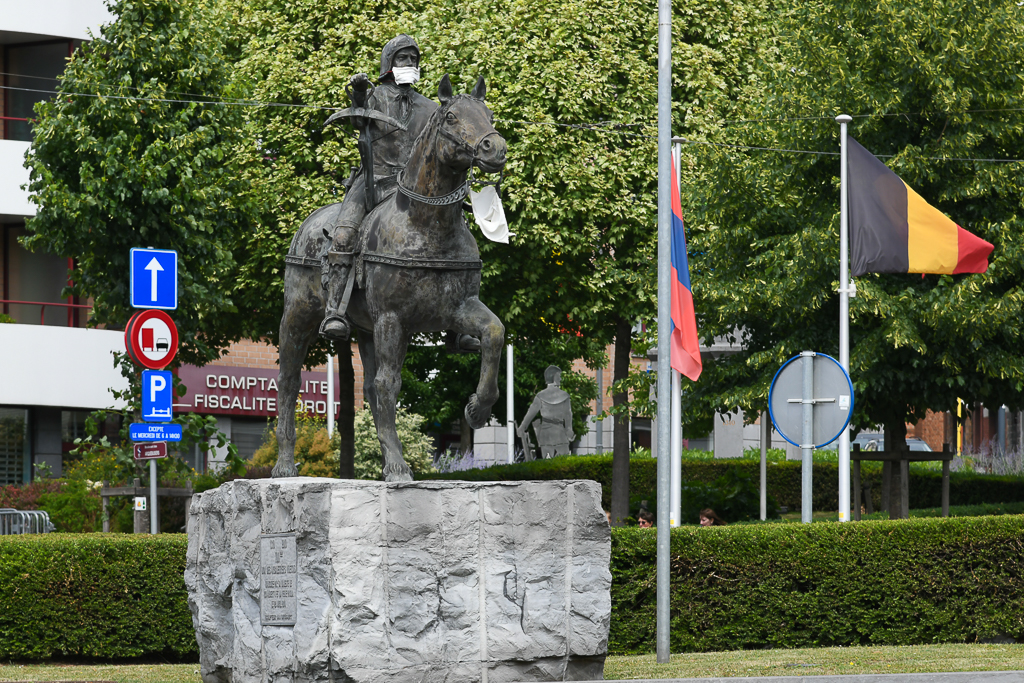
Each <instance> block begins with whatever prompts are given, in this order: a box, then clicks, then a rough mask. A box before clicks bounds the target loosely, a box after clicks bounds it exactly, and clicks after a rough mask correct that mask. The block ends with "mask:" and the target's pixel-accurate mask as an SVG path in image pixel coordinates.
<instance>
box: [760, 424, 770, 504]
mask: <svg viewBox="0 0 1024 683" xmlns="http://www.w3.org/2000/svg"><path fill="white" fill-rule="evenodd" d="M770 422H771V419H770V418H769V417H768V411H765V412H763V413H761V521H762V522H763V521H764V520H765V519H767V518H768V437H769V435H770V434H771V431H770V430H771V427H769V423H770Z"/></svg>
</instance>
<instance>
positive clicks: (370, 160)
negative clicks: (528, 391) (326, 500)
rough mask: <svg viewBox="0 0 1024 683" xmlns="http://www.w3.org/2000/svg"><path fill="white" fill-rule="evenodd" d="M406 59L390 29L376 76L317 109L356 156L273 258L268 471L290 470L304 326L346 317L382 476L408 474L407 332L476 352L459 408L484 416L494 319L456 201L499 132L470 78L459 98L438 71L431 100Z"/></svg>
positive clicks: (404, 40)
mask: <svg viewBox="0 0 1024 683" xmlns="http://www.w3.org/2000/svg"><path fill="white" fill-rule="evenodd" d="M403 51H404V52H403ZM418 65H419V49H418V47H416V43H415V41H413V40H412V39H411V38H409V37H408V36H398V37H397V38H395V39H394V40H392V41H391V42H389V43H388V46H386V47H385V49H384V52H383V54H382V57H381V71H382V76H381V82H380V85H378V86H377V88H376V89H371V86H370V85H369V79H367V78H366V76H365V75H364V74H359V75H357V76H355V77H353V79H352V80H351V81H350V85H351V92H352V100H353V102H352V104H353V106H352V107H350V108H349V109H346V110H343V111H341V112H338V113H336V114H334V115H333V116H332V117H331V118H330V119H328V122H329V123H330V122H333V121H335V120H339V119H348V120H350V121H351V122H352V123H353V125H354V126H355V127H356V128H357V129H358V130H359V131H360V140H359V150H360V158H361V162H362V164H361V166H360V168H359V169H358V170H357V171H356V173H355V174H353V177H352V178H350V179H349V181H348V182H347V186H348V192H347V193H346V197H345V201H343V202H342V203H340V204H331V205H328V206H325V207H322V208H320V209H317V210H316V211H314V212H313V213H312V214H311V215H310V216H309V217H308V218H307V219H306V220H305V221H304V222H303V223H302V226H301V227H300V228H299V230H298V232H297V233H296V235H295V237H294V238H293V239H292V243H291V248H290V249H289V251H288V255H287V256H286V257H285V264H286V265H285V276H284V287H285V295H284V299H285V300H284V314H283V316H282V318H281V329H280V348H279V351H280V360H279V362H280V374H279V380H278V422H277V440H278V461H277V465H276V466H275V467H274V476H275V477H288V476H295V475H296V474H297V470H296V467H295V461H294V449H295V414H294V413H295V401H296V399H297V398H298V392H299V385H300V371H301V369H302V365H303V363H304V361H305V358H306V352H307V351H308V349H309V346H310V344H311V343H312V342H313V340H314V339H315V338H316V336H317V334H318V333H321V334H322V335H323V336H324V337H325V338H327V339H330V340H332V341H343V340H346V339H348V335H349V334H350V330H351V328H352V327H355V328H356V329H357V330H359V334H358V343H359V354H360V357H361V359H362V363H363V373H364V381H363V386H364V396H365V399H366V402H367V403H368V405H369V406H370V410H371V412H372V413H373V418H374V422H375V424H376V426H377V436H378V438H379V440H380V444H381V451H382V454H383V470H384V479H385V481H411V480H412V473H411V470H410V469H409V466H408V465H407V464H406V463H405V460H404V459H403V458H402V447H401V444H400V443H399V441H398V434H397V431H396V429H395V404H396V402H397V398H398V392H399V389H400V388H401V383H402V378H401V370H402V364H403V362H404V360H405V354H406V350H407V348H408V345H409V343H410V341H411V339H412V338H413V337H414V336H415V335H417V334H422V333H429V332H441V331H447V332H448V333H449V338H450V339H452V340H454V342H453V343H452V346H453V347H454V349H453V350H458V351H465V350H476V349H479V351H480V354H481V361H480V379H479V382H478V384H477V389H476V392H475V393H473V394H471V395H470V396H469V399H468V402H467V405H466V408H465V411H464V414H465V418H466V420H467V422H468V423H469V425H470V426H472V427H473V428H475V429H476V428H480V427H482V426H484V424H486V422H487V421H488V419H489V417H490V412H491V406H492V405H494V402H495V401H496V400H497V398H498V367H499V362H500V359H501V351H502V345H503V342H504V336H505V328H504V326H503V325H502V324H501V321H500V320H498V318H497V316H495V315H494V313H492V312H491V311H490V310H489V309H488V308H487V307H486V306H485V305H484V304H483V303H481V301H480V298H479V295H480V268H481V265H482V262H481V260H480V252H479V250H478V248H477V244H476V240H475V239H474V237H473V235H472V233H470V231H469V228H468V227H467V224H466V220H465V216H464V214H463V202H464V200H465V199H466V198H467V196H468V195H469V190H470V183H471V180H472V170H473V169H474V168H476V169H479V170H480V171H482V172H485V173H499V172H500V171H501V170H502V169H503V168H504V166H505V154H506V146H505V140H504V139H503V138H502V137H501V135H499V134H498V132H497V131H496V130H495V129H494V126H493V125H492V123H491V122H492V118H493V117H492V114H491V111H490V110H489V109H488V108H487V106H486V105H485V104H484V96H485V93H486V85H485V83H484V79H483V77H481V78H480V79H479V80H478V81H477V84H476V86H475V87H474V88H473V91H472V92H471V93H470V94H468V95H453V93H452V87H451V82H450V81H449V79H448V76H445V77H444V78H443V79H442V80H441V83H440V86H439V87H438V93H437V94H438V98H439V100H440V102H441V103H440V106H438V105H437V104H435V103H434V102H432V101H430V100H428V99H427V98H425V97H423V96H421V95H419V94H418V93H416V92H415V91H412V90H411V87H409V86H410V85H411V83H412V81H414V80H415V78H414V76H415V72H417V71H418ZM385 68H387V69H388V71H387V72H385ZM403 69H404V71H403ZM410 70H414V71H410ZM399 81H404V82H399ZM403 88H404V90H403ZM353 224H354V225H353Z"/></svg>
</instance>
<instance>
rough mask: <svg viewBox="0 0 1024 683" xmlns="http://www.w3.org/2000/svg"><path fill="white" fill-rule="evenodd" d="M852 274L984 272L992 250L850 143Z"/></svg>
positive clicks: (848, 159)
mask: <svg viewBox="0 0 1024 683" xmlns="http://www.w3.org/2000/svg"><path fill="white" fill-rule="evenodd" d="M848 143H849V144H848V147H847V152H846V154H847V164H848V175H847V178H848V187H849V190H848V193H849V195H848V198H849V206H850V212H849V221H850V272H851V274H852V275H863V274H864V273H984V272H985V271H986V270H987V269H988V256H989V254H991V253H992V245H991V244H989V243H988V242H986V241H985V240H983V239H981V238H980V237H978V236H977V235H974V234H971V233H970V232H968V231H966V230H964V229H963V228H961V227H960V226H959V225H957V224H956V223H954V222H953V221H951V220H950V219H949V218H948V217H947V216H946V215H945V214H944V213H942V212H941V211H939V210H938V209H936V208H935V207H933V206H932V205H930V204H929V203H928V202H926V201H925V200H923V199H921V196H920V195H919V194H917V193H916V192H914V190H913V189H911V188H910V186H908V185H907V184H906V183H904V182H903V181H902V180H901V179H900V177H899V176H897V175H896V174H895V173H893V172H892V171H890V170H889V168H888V167H887V166H886V165H885V164H883V163H882V162H881V161H879V160H878V159H877V158H876V157H875V156H874V155H873V154H871V152H869V151H867V150H866V149H864V147H863V146H861V145H860V143H858V142H857V141H856V140H854V139H853V138H848Z"/></svg>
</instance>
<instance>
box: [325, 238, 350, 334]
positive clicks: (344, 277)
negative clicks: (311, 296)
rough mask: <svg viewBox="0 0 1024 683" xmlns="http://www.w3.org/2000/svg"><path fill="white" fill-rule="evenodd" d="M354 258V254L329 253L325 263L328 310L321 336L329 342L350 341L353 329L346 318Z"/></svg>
mask: <svg viewBox="0 0 1024 683" xmlns="http://www.w3.org/2000/svg"><path fill="white" fill-rule="evenodd" d="M352 257H353V253H352V252H341V251H329V252H327V256H326V260H325V263H324V280H326V282H325V283H324V284H325V286H326V288H327V310H326V314H325V315H324V321H323V322H322V323H321V324H320V336H321V337H323V338H324V339H327V340H328V341H336V342H344V341H348V339H349V337H350V336H351V334H352V327H351V325H350V323H349V321H348V318H347V317H346V316H345V312H346V311H347V310H348V301H349V298H350V297H351V296H352V286H353V283H354V280H355V277H354V276H355V273H353V272H352V261H353V258H352Z"/></svg>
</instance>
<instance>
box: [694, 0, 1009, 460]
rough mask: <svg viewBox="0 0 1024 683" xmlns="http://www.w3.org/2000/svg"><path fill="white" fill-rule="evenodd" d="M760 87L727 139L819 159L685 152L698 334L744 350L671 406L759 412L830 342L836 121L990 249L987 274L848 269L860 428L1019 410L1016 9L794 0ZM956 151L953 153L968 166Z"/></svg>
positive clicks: (954, 1) (699, 411)
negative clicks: (798, 363)
mask: <svg viewBox="0 0 1024 683" xmlns="http://www.w3.org/2000/svg"><path fill="white" fill-rule="evenodd" d="M781 26H782V33H783V34H784V43H783V45H784V47H783V55H784V59H783V60H782V61H781V63H780V64H779V65H778V67H777V68H776V69H775V70H774V71H773V72H772V73H771V75H770V79H771V80H770V83H769V87H768V88H767V89H766V93H768V96H767V97H766V98H765V100H764V101H758V102H754V103H751V107H750V109H749V110H748V113H747V115H746V116H744V117H743V118H747V119H756V120H754V121H731V122H728V125H727V127H725V129H724V138H723V139H724V140H725V141H728V142H733V143H737V144H745V145H759V146H763V147H775V148H781V149H788V150H794V149H796V150H813V151H818V152H824V153H828V154H829V155H816V154H797V153H792V152H779V151H775V152H765V151H757V150H734V149H723V148H720V149H709V148H707V147H701V148H697V147H692V148H689V149H688V150H687V152H686V156H687V160H688V161H687V163H688V164H689V165H690V166H692V167H693V168H695V169H702V172H703V174H704V175H703V179H702V181H701V182H699V183H694V184H691V185H690V186H689V187H687V188H685V190H686V194H685V197H684V201H685V202H686V204H687V205H688V211H689V216H690V217H691V220H690V222H689V227H690V235H691V244H690V249H691V259H692V261H691V263H692V268H693V271H694V273H693V282H694V298H695V299H696V301H697V302H698V303H697V306H698V312H699V314H700V327H701V333H702V334H703V335H704V336H706V337H708V338H710V337H712V336H716V335H725V336H732V337H734V338H735V339H737V340H738V341H741V342H742V343H743V345H744V349H743V351H742V352H740V353H739V354H737V355H735V356H732V357H728V358H723V359H720V360H718V361H716V362H714V363H711V364H709V365H708V366H706V367H705V371H704V375H703V376H702V377H701V381H700V382H699V383H698V384H697V385H696V387H695V388H694V390H693V391H691V392H689V394H688V397H689V398H690V404H689V406H687V407H686V410H687V412H688V414H689V415H691V416H695V417H696V416H698V415H703V416H705V417H706V416H708V415H709V414H710V413H711V412H712V411H714V410H716V409H727V408H731V407H733V406H736V405H739V406H741V407H743V408H745V409H747V410H748V411H750V410H761V409H763V408H764V406H765V405H766V398H767V392H768V386H769V383H770V381H771V378H772V376H773V373H774V372H775V371H776V369H777V368H778V367H779V366H780V365H781V364H782V362H783V361H784V360H786V359H787V358H788V357H790V356H793V355H795V354H796V353H798V352H800V351H802V350H806V349H813V350H817V351H823V352H826V353H830V354H837V353H838V336H839V330H838V323H839V304H838V294H837V287H838V270H839V188H838V177H839V159H838V156H837V153H838V151H839V146H838V133H839V127H838V125H837V124H836V123H835V122H834V117H835V116H836V115H838V114H840V113H847V114H851V115H854V117H855V118H854V123H853V124H851V126H850V135H851V136H852V137H854V138H856V139H857V140H858V141H859V142H860V143H861V144H863V145H864V146H865V147H866V148H867V149H868V150H870V151H871V152H873V153H874V154H877V155H879V156H883V160H884V161H885V162H886V163H887V164H888V166H889V167H890V168H892V169H893V171H895V172H896V174H897V175H899V176H900V177H901V178H902V179H903V180H904V181H906V183H907V184H908V185H910V186H911V187H912V188H914V189H915V190H916V191H917V192H918V193H919V194H920V195H921V196H922V197H924V198H925V199H926V200H927V201H929V202H930V203H932V204H933V205H934V206H936V207H937V208H939V209H940V210H942V211H943V212H944V213H946V214H947V215H949V216H950V217H951V218H952V219H953V220H954V221H956V222H957V223H959V224H960V225H962V226H963V227H964V228H965V229H967V230H969V231H971V232H973V233H975V234H977V235H979V236H981V237H982V238H984V239H986V240H988V241H989V242H992V243H993V244H994V245H995V251H994V252H993V254H992V257H991V260H990V263H991V265H990V267H989V270H988V272H987V273H985V274H982V275H955V276H949V275H943V276H939V275H928V276H926V277H923V278H922V277H921V276H920V275H878V274H869V275H865V276H863V277H860V278H857V279H856V284H857V296H856V298H854V299H851V301H850V315H851V374H852V377H853V380H854V383H855V389H856V392H857V412H856V414H855V421H856V423H857V424H860V425H867V424H876V423H885V424H886V425H887V428H888V429H890V430H895V431H894V436H895V437H896V438H897V439H898V440H899V441H902V439H903V424H904V421H905V420H907V419H914V418H917V417H921V416H922V415H923V413H924V411H925V410H926V409H933V410H949V409H951V408H952V407H953V406H955V405H956V399H957V398H958V397H962V398H964V399H966V400H969V401H983V402H985V403H987V404H989V405H999V404H1002V403H1006V404H1008V405H1010V406H1012V407H1016V406H1019V405H1021V399H1022V396H1024V359H1022V357H1021V349H1022V348H1024V329H1022V327H1021V319H1022V313H1024V310H1022V304H1024V297H1022V292H1021V284H1022V278H1024V245H1022V243H1021V241H1020V239H1019V235H1020V234H1021V231H1022V229H1024V224H1022V218H1021V197H1022V190H1024V188H1022V184H1021V180H1020V177H1021V175H1020V170H1021V166H1022V165H1021V163H992V162H990V161H970V160H969V159H982V160H985V159H1024V117H1021V116H1020V113H1019V112H1018V111H1016V110H1013V109H1011V108H1013V107H1017V106H1019V102H1020V98H1021V95H1022V84H1021V81H1020V78H1019V74H1020V73H1021V71H1022V69H1024V53H1022V52H1021V50H1020V46H1021V44H1022V43H1024V20H1022V18H1021V14H1020V8H1019V7H1017V5H1016V3H1014V2H1009V1H983V0H981V1H980V0H951V1H949V2H943V3H937V4H935V3H932V4H927V5H913V4H906V3H877V2H868V1H866V0H854V1H853V2H843V3H840V2H834V1H833V0H817V1H814V2H806V3H795V4H794V5H793V6H792V8H791V9H790V10H789V11H788V12H787V13H785V15H784V16H783V17H782V24H781ZM965 159H968V160H965Z"/></svg>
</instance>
